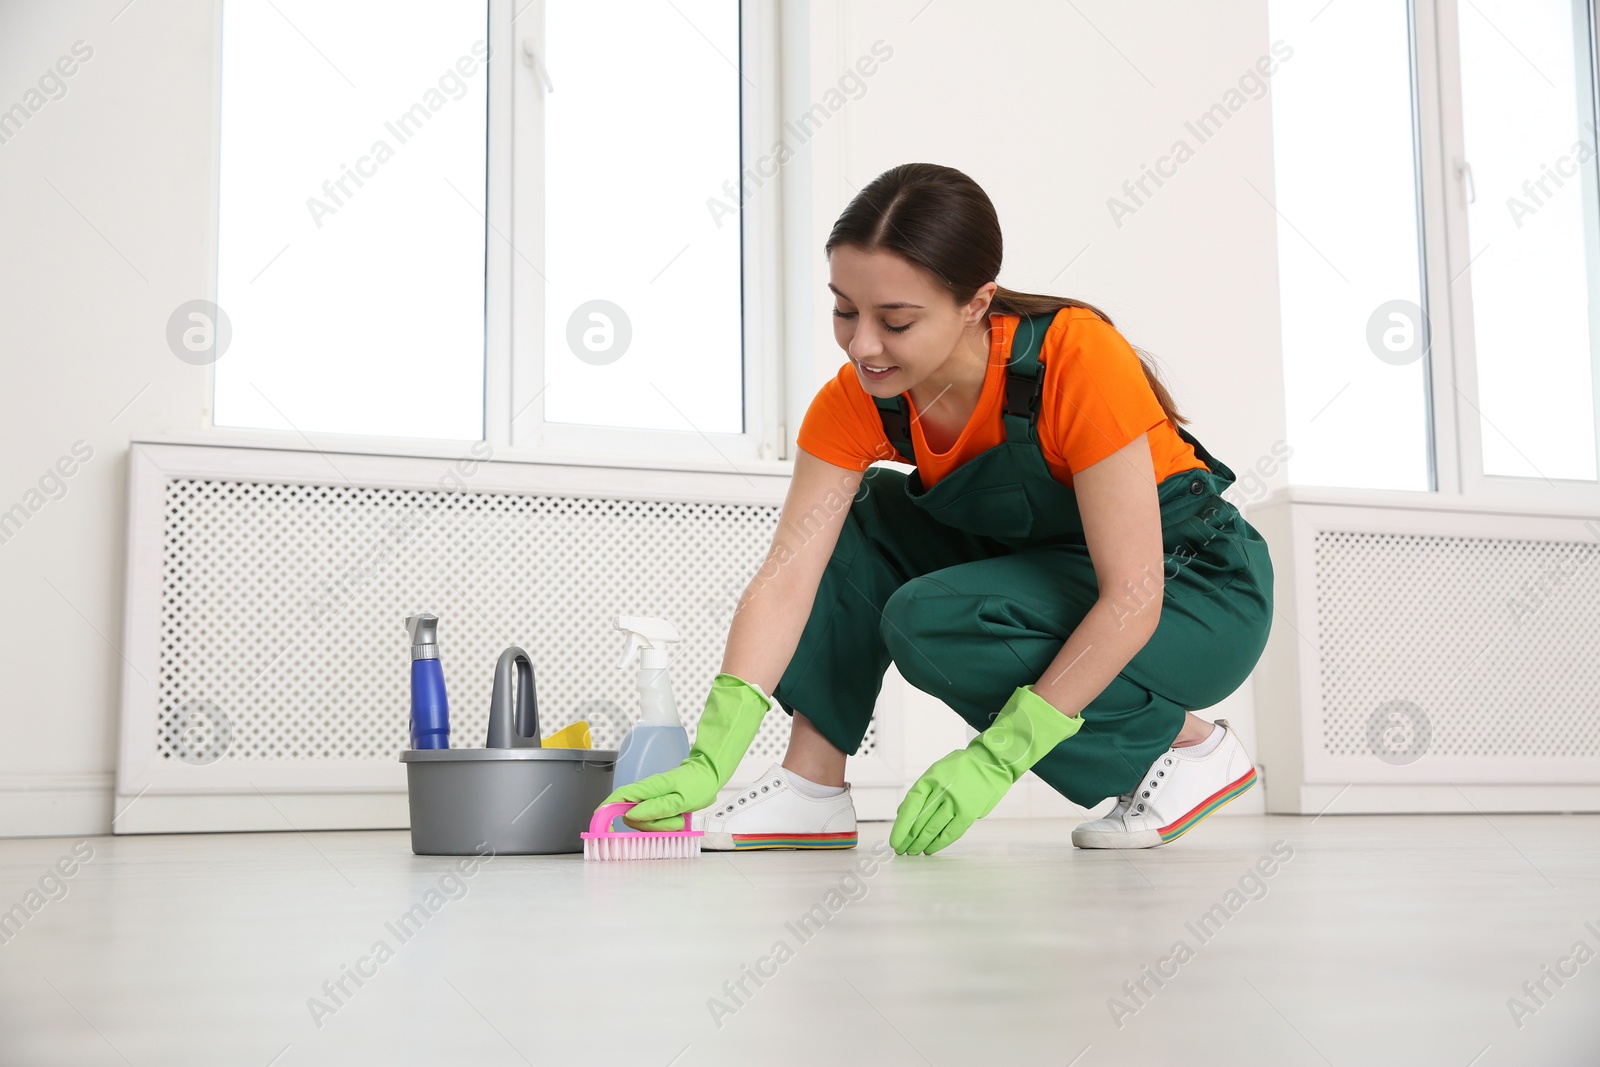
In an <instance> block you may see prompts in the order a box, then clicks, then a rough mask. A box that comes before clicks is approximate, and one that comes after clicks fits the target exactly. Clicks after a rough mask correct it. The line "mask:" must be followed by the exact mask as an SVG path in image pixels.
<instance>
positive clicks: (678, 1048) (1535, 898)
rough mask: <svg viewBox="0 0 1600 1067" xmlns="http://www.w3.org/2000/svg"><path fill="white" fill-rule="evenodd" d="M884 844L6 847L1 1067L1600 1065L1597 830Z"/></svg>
mask: <svg viewBox="0 0 1600 1067" xmlns="http://www.w3.org/2000/svg"><path fill="white" fill-rule="evenodd" d="M888 829H889V827H888V825H887V824H885V823H867V824H863V826H862V840H861V845H860V847H859V848H857V849H855V850H852V851H843V852H820V853H793V852H767V853H745V854H739V855H734V856H727V855H722V854H709V853H708V854H705V855H702V856H701V857H700V858H699V859H695V860H678V861H636V862H632V863H585V862H583V861H582V859H581V858H580V857H577V856H560V857H543V858H533V857H511V856H503V857H499V858H491V859H487V860H483V861H479V862H478V863H477V864H476V865H469V866H468V869H467V870H466V871H465V872H463V871H461V870H459V869H458V867H457V861H453V860H448V859H440V858H428V857H418V856H413V855H412V854H411V853H410V850H409V841H408V837H407V835H405V834H404V833H377V832H375V833H313V834H294V833H285V834H228V835H192V836H173V837H123V838H90V839H88V840H86V841H74V840H68V839H35V840H11V841H0V908H8V909H11V918H10V919H9V924H8V925H6V926H5V927H4V929H3V930H0V938H3V939H4V942H5V943H4V944H0V1063H3V1064H6V1065H10V1064H72V1065H75V1067H90V1065H95V1064H128V1063H131V1064H138V1065H144V1064H160V1065H182V1064H242V1065H251V1067H255V1065H259V1067H267V1065H269V1064H272V1065H275V1067H294V1065H299V1064H381V1065H386V1067H396V1065H401V1064H472V1065H474V1067H491V1065H499V1064H505V1065H514V1064H521V1063H530V1064H540V1065H543V1064H589V1063H597V1064H628V1065H648V1067H657V1065H659V1067H667V1065H669V1064H670V1065H676V1067H691V1065H695V1064H777V1065H788V1064H833V1063H841V1064H939V1065H943V1064H967V1063H987V1064H1007V1065H1010V1064H1054V1065H1058V1067H1059V1065H1066V1064H1076V1065H1079V1067H1094V1065H1097V1064H1140V1065H1158V1064H1196V1065H1200V1064H1229V1065H1237V1064H1247V1065H1250V1064H1272V1065H1290V1064H1338V1065H1345V1064H1352V1065H1371V1064H1405V1065H1408V1067H1413V1065H1424V1064H1448V1065H1455V1067H1467V1065H1469V1064H1470V1065H1473V1067H1492V1065H1499V1064H1518V1065H1523V1064H1563V1065H1565V1064H1593V1063H1600V957H1597V956H1596V955H1595V954H1596V953H1600V817H1596V816H1499V815H1497V816H1490V817H1487V818H1485V817H1482V816H1476V815H1474V816H1433V817H1420V818H1418V817H1404V818H1402V817H1368V816H1336V815H1328V816H1324V817H1322V818H1320V819H1317V820H1312V819H1309V818H1274V817H1218V818H1214V819H1211V820H1210V821H1208V822H1207V823H1204V824H1202V825H1201V826H1200V827H1199V828H1198V829H1196V830H1195V831H1194V832H1193V833H1191V834H1190V835H1188V837H1186V838H1184V839H1182V840H1181V841H1179V842H1176V843H1175V844H1173V845H1170V846H1167V847H1164V848H1160V849H1155V850H1151V851H1147V852H1138V853H1116V852H1082V851H1075V850H1073V849H1072V848H1071V847H1070V846H1069V845H1068V844H1067V843H1066V842H1067V835H1068V832H1069V830H1070V824H1068V823H1065V822H1057V821H1053V820H1037V821H1021V820H1006V821H1002V820H990V821H988V822H986V823H980V824H979V825H978V826H976V827H974V828H973V829H972V830H971V831H969V833H968V834H967V836H966V837H965V838H964V839H962V840H961V841H960V842H958V843H957V844H956V845H954V846H952V847H951V848H949V849H946V850H945V851H944V852H941V853H940V854H939V855H937V856H933V857H917V858H905V859H902V858H896V857H894V855H893V853H892V852H890V851H888V848H887V843H886V842H887V836H888ZM62 871H70V872H71V873H70V876H67V875H64V874H62V873H61V872H62ZM14 905H15V906H20V908H21V909H22V910H21V912H20V913H19V912H18V911H17V910H16V908H15V907H13V906H14ZM30 909H31V910H30ZM19 914H20V916H21V917H20V918H19ZM1580 946H1581V947H1580ZM1546 968H1549V969H1548V970H1546ZM1525 982H1526V983H1530V984H1529V985H1528V986H1524V983H1525ZM1541 986H1542V989H1541Z"/></svg>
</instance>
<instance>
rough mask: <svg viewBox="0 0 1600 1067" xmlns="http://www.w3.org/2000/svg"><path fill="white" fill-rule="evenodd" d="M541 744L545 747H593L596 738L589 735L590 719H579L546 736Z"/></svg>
mask: <svg viewBox="0 0 1600 1067" xmlns="http://www.w3.org/2000/svg"><path fill="white" fill-rule="evenodd" d="M540 744H542V745H543V746H544V747H545V748H593V747H594V739H593V738H592V737H590V736H589V723H588V721H587V720H585V719H579V720H578V721H577V722H575V723H573V724H572V725H571V726H563V727H562V728H561V729H559V730H557V731H556V732H555V733H553V734H551V735H550V736H549V737H546V738H544V739H543V740H542V741H541V742H540Z"/></svg>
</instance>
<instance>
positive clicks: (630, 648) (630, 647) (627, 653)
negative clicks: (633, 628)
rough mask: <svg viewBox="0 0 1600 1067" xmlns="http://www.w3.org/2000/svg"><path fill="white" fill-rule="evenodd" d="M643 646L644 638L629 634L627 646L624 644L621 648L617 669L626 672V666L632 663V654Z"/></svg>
mask: <svg viewBox="0 0 1600 1067" xmlns="http://www.w3.org/2000/svg"><path fill="white" fill-rule="evenodd" d="M643 645H644V638H642V637H640V636H639V635H638V634H629V635H628V641H627V644H625V645H624V646H623V648H622V659H621V661H620V662H618V664H617V669H618V670H624V671H625V670H627V669H628V664H630V663H632V662H633V654H634V652H635V651H636V650H637V649H639V648H641V647H643Z"/></svg>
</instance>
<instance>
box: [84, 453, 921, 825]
mask: <svg viewBox="0 0 1600 1067" xmlns="http://www.w3.org/2000/svg"><path fill="white" fill-rule="evenodd" d="M479 447H482V446H479ZM130 464H131V470H130V483H129V484H130V497H129V499H130V524H129V557H128V558H129V562H128V574H127V607H126V630H125V634H124V638H125V640H124V648H125V654H126V663H125V668H124V684H123V700H122V724H121V736H120V743H119V761H118V771H117V795H118V800H117V810H118V816H117V820H116V823H115V829H116V830H117V831H118V832H165V831H176V830H190V829H204V830H230V829H231V830H243V829H283V828H287V826H286V824H287V825H288V826H294V827H296V828H302V829H304V828H311V827H317V828H336V827H339V828H366V827H383V826H389V827H393V826H405V825H407V821H408V815H407V812H406V804H405V787H406V779H405V772H404V767H403V765H402V764H401V763H399V762H398V755H399V753H400V751H401V750H402V749H404V748H406V747H408V744H409V741H408V702H409V697H408V686H409V667H410V657H409V651H410V646H409V641H408V638H407V636H406V633H405V629H404V627H403V625H402V620H403V619H404V618H405V616H406V615H408V614H411V613H413V612H417V611H432V612H434V613H435V614H437V615H438V616H439V617H440V623H439V640H440V647H441V659H442V661H443V665H444V675H445V682H446V686H447V689H448V693H449V700H450V722H451V744H452V746H453V747H458V748H460V747H479V746H482V744H483V743H484V735H485V732H486V724H487V713H488V703H489V693H490V687H491V681H492V677H491V676H492V671H493V667H494V663H495V660H496V658H497V657H498V655H499V653H500V652H501V650H502V649H504V648H505V647H507V646H508V645H520V646H521V647H523V648H524V649H526V650H527V651H528V653H529V654H530V656H531V657H532V660H533V663H534V668H535V672H536V686H537V692H538V701H539V712H540V726H541V730H542V732H543V733H544V734H546V735H548V734H550V733H552V732H553V731H554V730H556V729H558V728H560V727H562V726H565V725H567V724H569V723H571V722H572V721H574V720H576V719H579V718H585V719H588V720H589V722H590V724H591V729H592V730H593V732H594V743H595V747H597V748H615V747H616V746H617V745H618V744H619V743H620V741H621V739H622V735H623V733H624V732H625V730H626V728H627V726H628V725H629V724H630V723H631V721H632V720H633V718H635V717H636V716H637V712H638V696H637V689H636V688H635V686H636V680H637V673H636V671H637V667H636V665H635V666H634V667H633V668H630V669H629V670H622V669H619V667H618V661H619V659H620V658H621V654H622V649H623V643H624V642H623V635H622V634H621V633H620V632H618V631H616V630H615V629H614V628H613V626H612V619H613V617H614V616H617V615H649V616H660V617H663V618H666V619H669V620H671V621H672V622H673V623H674V624H675V625H676V626H677V627H678V628H679V630H680V631H681V632H682V633H683V635H684V641H683V643H682V644H681V645H680V646H679V648H678V650H677V651H676V652H675V654H674V659H673V665H672V680H673V685H674V689H675V692H676V695H677V698H678V705H679V711H680V712H681V713H682V715H683V717H684V720H685V724H686V725H687V726H689V728H690V733H691V736H692V734H693V732H694V727H695V723H696V722H697V720H698V717H699V713H700V710H701V707H702V706H703V704H704V700H705V696H706V693H707V691H708V690H709V687H710V683H711V679H712V678H713V677H714V676H715V675H716V673H717V671H718V670H719V669H720V665H721V658H722V653H723V649H724V644H725V642H726V638H727V633H728V626H729V623H730V620H731V617H732V611H733V608H734V606H735V604H736V603H737V601H738V598H739V595H740V594H741V592H742V591H743V590H744V588H745V586H746V584H747V583H748V582H749V581H750V579H751V578H752V577H753V576H754V575H755V574H756V572H757V571H758V569H759V568H760V566H761V562H762V560H763V558H764V556H765V553H766V549H767V546H768V544H769V542H770V539H771V536H772V532H773V530H774V529H775V527H776V524H777V520H778V515H779V511H780V506H781V504H782V500H783V496H784V493H785V492H786V491H787V488H788V477H787V476H784V475H772V474H749V473H739V472H731V473H711V472H689V471H663V470H645V469H623V468H612V467H598V466H562V465H554V464H532V463H507V462H493V463H487V462H481V461H479V460H478V459H477V458H476V457H474V456H472V455H470V454H469V455H467V456H466V458H465V459H463V460H458V461H450V460H437V459H416V458H405V459H402V458H396V457H378V456H365V455H355V454H322V453H307V452H296V451H273V450H265V449H238V448H211V447H201V446H188V445H163V444H148V443H146V444H135V445H134V447H133V449H132V450H131V453H130ZM899 711H900V701H899V699H898V689H897V688H896V687H895V686H894V685H892V684H891V683H890V682H886V684H885V693H884V697H883V699H882V700H880V705H879V709H878V718H877V720H876V721H875V722H874V724H873V727H872V729H871V730H869V732H868V734H867V739H866V742H865V743H864V744H863V746H862V750H861V752H860V754H859V755H858V756H857V757H854V758H853V759H852V764H851V773H852V776H853V779H854V780H855V781H857V782H860V783H862V784H867V785H893V784H897V783H898V782H899V781H900V780H901V779H902V778H903V774H902V773H901V772H900V769H899V767H898V765H897V764H894V763H891V762H890V761H887V760H885V759H884V758H883V753H882V742H883V737H884V733H885V731H886V730H887V731H888V732H889V733H891V734H893V733H894V732H895V731H896V730H897V729H898V713H899ZM788 724H789V720H788V717H787V716H786V715H783V714H782V713H781V712H773V713H771V714H769V716H768V718H767V721H766V722H765V723H764V724H763V727H762V730H761V733H760V734H759V735H758V736H757V738H756V741H755V743H754V744H753V745H752V747H751V751H750V754H749V755H748V756H747V757H746V760H745V762H744V764H742V765H741V767H740V772H739V775H738V776H737V777H736V778H735V782H734V784H739V783H742V782H744V781H747V780H749V779H750V778H752V777H754V776H755V775H756V774H758V773H759V772H760V770H761V769H763V768H764V767H765V766H766V765H767V764H768V763H769V762H771V761H773V760H776V759H778V758H780V757H781V756H782V754H783V750H784V747H785V745H786V744H787V738H788Z"/></svg>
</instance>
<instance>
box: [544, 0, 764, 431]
mask: <svg viewBox="0 0 1600 1067" xmlns="http://www.w3.org/2000/svg"><path fill="white" fill-rule="evenodd" d="M543 6H544V9H545V35H544V38H545V46H544V49H543V52H544V54H547V55H549V56H550V66H551V70H550V72H549V75H550V77H551V79H552V81H551V84H552V85H553V86H554V90H553V91H547V92H546V93H544V94H543V110H544V116H543V117H544V130H545V136H544V176H545V181H544V199H545V210H544V212H543V216H544V220H545V240H544V258H543V262H544V263H546V264H547V265H548V268H547V269H546V271H545V273H546V274H547V275H548V278H547V280H546V284H545V316H544V318H545V322H544V344H543V347H542V349H541V350H540V351H539V352H537V353H529V357H528V365H529V371H530V373H538V372H537V370H536V369H535V368H537V367H539V366H540V365H541V364H542V368H543V374H542V381H543V384H544V386H545V391H544V393H543V395H542V396H541V397H540V403H541V404H542V405H543V414H544V419H545V420H548V421H549V422H558V423H580V424H584V425H589V426H626V427H633V428H639V429H659V430H675V431H680V432H689V433H693V432H694V431H695V430H696V429H699V430H703V431H705V432H707V433H717V434H738V433H743V432H744V411H743V403H742V401H743V396H744V371H743V359H742V355H743V347H744V346H743V337H742V330H741V325H742V324H741V315H740V300H739V298H740V293H739V268H740V227H739V195H738V182H739V68H738V64H737V57H738V55H739V10H738V6H737V5H736V4H732V3H727V2H724V0H698V2H678V0H675V2H674V3H672V4H663V3H658V2H643V3H640V2H635V3H628V4H624V5H622V7H624V8H626V10H627V12H628V14H627V19H626V24H625V25H626V30H627V32H625V33H618V32H616V31H617V29H618V14H617V7H616V5H613V4H596V3H594V2H593V0H546V2H545V4H544V5H543ZM533 14H536V12H530V13H529V15H533ZM528 17H529V16H528V15H524V16H522V17H521V18H519V19H518V20H517V21H518V25H519V26H521V25H522V24H523V23H524V22H525V21H526V20H527V18H528ZM597 41H604V42H605V45H606V46H605V47H604V48H596V47H594V42H597ZM557 78H559V80H556V79H557ZM649 87H662V88H663V89H664V90H665V91H651V89H650V88H649ZM729 190H733V191H732V193H730V192H729ZM541 357H542V358H541ZM536 425H537V423H536V420H529V427H530V430H532V432H537V430H536V429H533V428H534V427H535V426H536Z"/></svg>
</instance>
